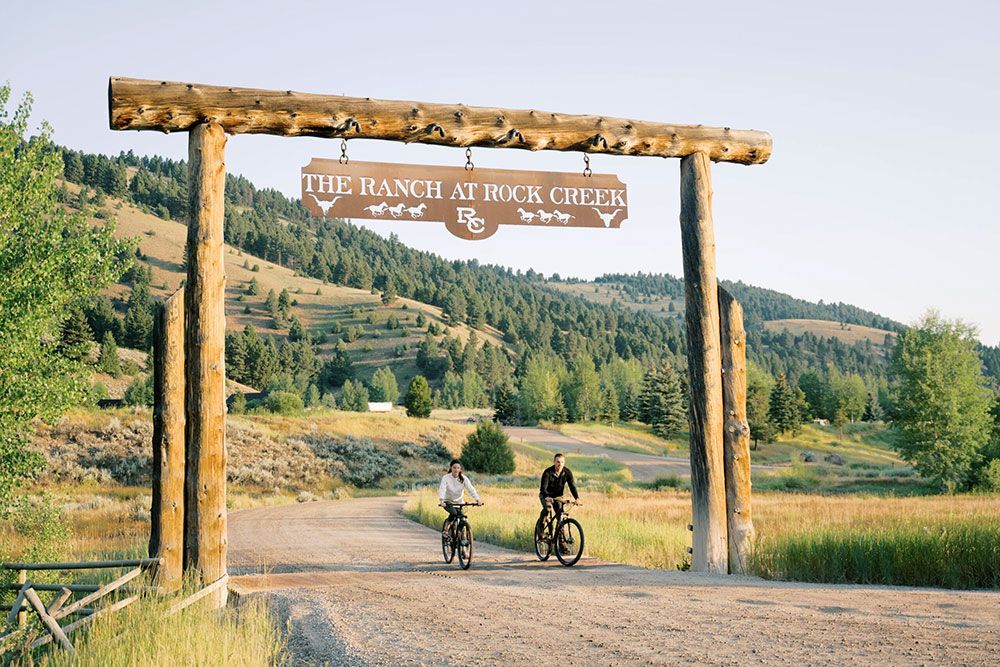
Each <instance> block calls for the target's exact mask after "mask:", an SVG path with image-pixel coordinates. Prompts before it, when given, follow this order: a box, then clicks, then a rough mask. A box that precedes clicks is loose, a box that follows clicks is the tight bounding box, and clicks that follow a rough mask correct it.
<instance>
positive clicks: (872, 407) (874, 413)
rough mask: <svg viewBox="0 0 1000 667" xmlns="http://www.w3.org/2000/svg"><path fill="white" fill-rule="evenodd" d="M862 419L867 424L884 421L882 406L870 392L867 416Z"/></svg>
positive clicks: (866, 407) (866, 406)
mask: <svg viewBox="0 0 1000 667" xmlns="http://www.w3.org/2000/svg"><path fill="white" fill-rule="evenodd" d="M861 419H862V421H866V422H877V421H879V420H881V419H882V406H881V405H879V402H878V399H877V398H875V395H874V394H872V393H870V392H869V394H868V401H867V402H866V403H865V414H864V415H862V417H861Z"/></svg>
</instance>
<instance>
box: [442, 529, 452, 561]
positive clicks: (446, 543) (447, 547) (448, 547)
mask: <svg viewBox="0 0 1000 667" xmlns="http://www.w3.org/2000/svg"><path fill="white" fill-rule="evenodd" d="M446 525H448V520H447V519H445V521H444V524H442V525H441V552H442V553H443V554H444V562H445V563H450V562H451V561H453V560H455V543H454V541H452V539H451V535H452V531H450V530H449V531H448V532H447V533H446V532H444V527H445V526H446Z"/></svg>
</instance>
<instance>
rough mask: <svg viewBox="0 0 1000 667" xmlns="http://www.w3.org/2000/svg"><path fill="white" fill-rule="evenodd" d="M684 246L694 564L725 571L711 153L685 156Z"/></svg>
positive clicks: (698, 567)
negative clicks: (709, 154)
mask: <svg viewBox="0 0 1000 667" xmlns="http://www.w3.org/2000/svg"><path fill="white" fill-rule="evenodd" d="M681 245H682V248H683V254H684V300H685V301H684V302H685V311H686V320H687V346H688V380H689V389H690V391H689V409H688V423H689V426H690V431H691V505H692V515H693V521H692V524H693V526H694V528H693V536H692V540H691V547H692V552H691V553H692V558H691V569H692V570H694V571H695V572H714V573H719V574H726V573H727V572H728V570H729V567H728V563H727V555H728V549H727V546H728V545H727V536H726V482H725V474H724V472H723V455H722V450H723V443H722V433H723V411H722V356H721V352H720V349H719V348H720V345H719V293H718V283H717V279H716V275H715V232H714V230H713V229H712V174H711V164H710V162H709V157H708V155H706V154H705V153H695V154H693V155H689V156H687V157H685V158H683V159H682V160H681Z"/></svg>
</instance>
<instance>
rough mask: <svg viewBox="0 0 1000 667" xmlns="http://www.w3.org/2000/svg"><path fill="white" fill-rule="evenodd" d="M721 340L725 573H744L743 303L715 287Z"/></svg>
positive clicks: (749, 546) (749, 529)
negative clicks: (727, 532) (725, 525)
mask: <svg viewBox="0 0 1000 667" xmlns="http://www.w3.org/2000/svg"><path fill="white" fill-rule="evenodd" d="M719 318H720V320H721V327H722V328H721V334H722V335H721V342H722V407H723V410H724V412H725V415H726V417H725V434H724V436H723V443H724V447H723V457H724V460H725V472H726V518H727V521H728V523H727V527H728V529H729V573H730V574H746V573H747V571H748V567H749V560H750V553H751V551H752V550H753V545H754V538H755V536H756V532H755V531H754V527H753V517H752V515H751V512H750V486H751V482H750V425H749V423H747V350H746V340H747V338H746V332H745V331H744V330H743V307H742V306H741V305H740V303H739V301H737V300H736V299H734V298H733V295H732V294H730V293H729V292H727V291H726V290H724V289H722V288H721V287H720V288H719Z"/></svg>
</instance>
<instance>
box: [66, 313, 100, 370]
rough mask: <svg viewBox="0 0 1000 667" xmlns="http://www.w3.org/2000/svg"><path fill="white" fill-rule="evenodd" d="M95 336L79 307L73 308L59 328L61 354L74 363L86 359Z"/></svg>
mask: <svg viewBox="0 0 1000 667" xmlns="http://www.w3.org/2000/svg"><path fill="white" fill-rule="evenodd" d="M93 342H94V335H93V333H92V332H91V331H90V325H89V324H87V316H86V315H84V314H83V310H82V309H80V308H77V307H74V308H71V309H70V311H69V314H68V315H67V316H66V319H64V320H63V322H62V326H61V327H60V328H59V352H60V353H61V354H62V355H63V356H64V357H66V358H67V359H70V360H72V361H80V360H81V359H84V358H85V357H86V356H87V355H88V354H89V352H90V345H91V343H93Z"/></svg>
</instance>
